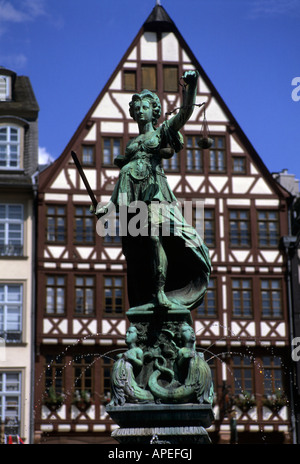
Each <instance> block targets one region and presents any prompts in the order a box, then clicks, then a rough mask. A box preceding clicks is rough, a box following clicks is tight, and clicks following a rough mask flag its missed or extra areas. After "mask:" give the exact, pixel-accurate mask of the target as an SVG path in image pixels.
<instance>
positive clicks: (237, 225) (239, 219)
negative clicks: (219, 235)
mask: <svg viewBox="0 0 300 464" xmlns="http://www.w3.org/2000/svg"><path fill="white" fill-rule="evenodd" d="M229 243H230V246H231V247H238V248H248V247H250V224H249V211H247V210H231V211H229Z"/></svg>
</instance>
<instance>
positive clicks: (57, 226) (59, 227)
mask: <svg viewBox="0 0 300 464" xmlns="http://www.w3.org/2000/svg"><path fill="white" fill-rule="evenodd" d="M65 240H66V208H65V206H54V205H53V206H48V207H47V241H48V242H60V243H64V242H65Z"/></svg>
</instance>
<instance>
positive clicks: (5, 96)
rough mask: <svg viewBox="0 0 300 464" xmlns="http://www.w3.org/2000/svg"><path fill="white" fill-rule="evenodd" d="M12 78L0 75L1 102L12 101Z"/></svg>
mask: <svg viewBox="0 0 300 464" xmlns="http://www.w3.org/2000/svg"><path fill="white" fill-rule="evenodd" d="M10 99H11V95H10V76H1V75H0V101H5V100H10Z"/></svg>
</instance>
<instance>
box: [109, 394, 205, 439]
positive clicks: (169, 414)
mask: <svg viewBox="0 0 300 464" xmlns="http://www.w3.org/2000/svg"><path fill="white" fill-rule="evenodd" d="M106 411H107V412H108V414H109V415H110V416H111V418H112V419H113V420H114V421H115V422H116V423H117V424H118V425H119V426H120V428H118V429H116V430H114V432H113V433H112V437H113V438H115V439H116V440H117V441H118V442H119V443H121V444H145V445H146V444H148V445H149V444H150V443H151V442H152V443H161V442H163V443H168V444H172V445H176V444H178V445H184V444H185V445H187V444H190V445H193V444H202V443H203V444H204V443H211V441H210V438H209V436H208V433H207V431H206V430H205V428H208V427H209V426H210V425H211V423H212V420H213V418H214V415H213V412H212V406H211V405H209V404H190V403H189V404H178V405H175V404H172V405H167V404H130V405H128V404H127V405H124V406H111V405H108V406H107V408H106Z"/></svg>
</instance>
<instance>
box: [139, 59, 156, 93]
mask: <svg viewBox="0 0 300 464" xmlns="http://www.w3.org/2000/svg"><path fill="white" fill-rule="evenodd" d="M143 89H147V90H157V83H156V66H152V65H142V90H143Z"/></svg>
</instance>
